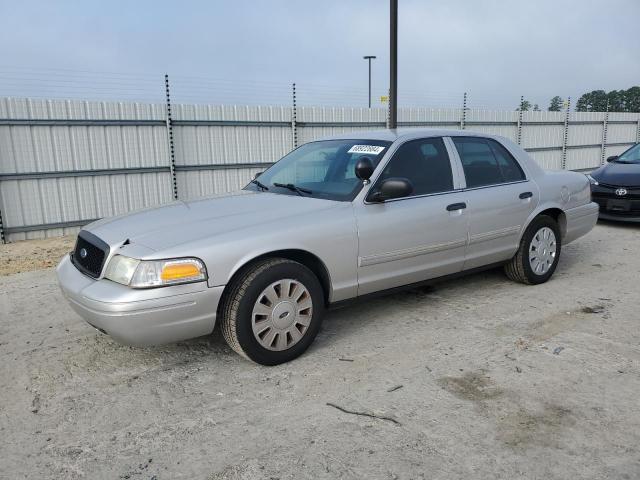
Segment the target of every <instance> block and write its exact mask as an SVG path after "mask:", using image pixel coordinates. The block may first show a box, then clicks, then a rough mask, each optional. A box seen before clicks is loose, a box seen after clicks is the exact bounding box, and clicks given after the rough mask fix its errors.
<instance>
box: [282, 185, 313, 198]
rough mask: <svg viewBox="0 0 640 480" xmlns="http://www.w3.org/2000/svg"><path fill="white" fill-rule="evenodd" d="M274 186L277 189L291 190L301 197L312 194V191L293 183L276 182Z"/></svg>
mask: <svg viewBox="0 0 640 480" xmlns="http://www.w3.org/2000/svg"><path fill="white" fill-rule="evenodd" d="M273 185H274V186H276V187H281V188H286V189H288V190H291V191H292V192H296V193H297V194H298V195H300V196H301V197H302V196H303V195H302V194H303V193H307V194H309V193H312V192H311V190H308V189H306V188H302V187H298V186H297V185H294V184H293V183H278V182H274V183H273Z"/></svg>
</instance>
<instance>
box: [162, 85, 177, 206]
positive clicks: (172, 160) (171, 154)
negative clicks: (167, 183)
mask: <svg viewBox="0 0 640 480" xmlns="http://www.w3.org/2000/svg"><path fill="white" fill-rule="evenodd" d="M164 86H165V89H166V92H167V115H166V123H167V135H168V137H169V171H170V173H171V186H172V190H173V199H174V200H177V199H178V179H177V178H176V154H175V150H174V143H173V122H172V121H171V96H170V95H169V75H167V74H165V75H164Z"/></svg>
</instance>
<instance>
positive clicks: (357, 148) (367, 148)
mask: <svg viewBox="0 0 640 480" xmlns="http://www.w3.org/2000/svg"><path fill="white" fill-rule="evenodd" d="M384 149H385V147H379V146H378V145H354V146H353V147H351V148H350V149H349V151H348V152H347V153H360V154H364V153H370V154H372V155H378V154H379V153H380V152H382V151H383V150H384Z"/></svg>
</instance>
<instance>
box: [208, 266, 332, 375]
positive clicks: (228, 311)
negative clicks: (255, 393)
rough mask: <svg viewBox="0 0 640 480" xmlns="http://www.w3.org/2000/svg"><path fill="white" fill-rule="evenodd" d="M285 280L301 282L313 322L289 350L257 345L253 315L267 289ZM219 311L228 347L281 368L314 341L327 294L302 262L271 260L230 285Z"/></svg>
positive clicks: (240, 276) (251, 269) (247, 272)
mask: <svg viewBox="0 0 640 480" xmlns="http://www.w3.org/2000/svg"><path fill="white" fill-rule="evenodd" d="M282 279H293V280H296V281H299V282H301V283H302V284H303V285H304V287H306V289H307V290H308V292H309V294H310V296H311V302H312V306H313V307H312V312H311V322H310V324H309V326H308V327H307V329H306V330H305V332H304V333H303V335H302V338H301V339H300V340H299V341H298V343H295V344H294V345H292V346H291V347H290V348H289V349H287V350H282V351H273V350H269V349H267V348H265V347H263V346H262V345H260V343H259V342H258V340H257V339H256V337H255V336H254V334H253V330H252V325H251V324H252V318H251V317H252V312H253V307H254V304H255V303H256V301H257V299H258V296H259V295H260V294H261V293H262V292H263V290H264V289H265V288H267V287H268V286H269V285H271V284H272V283H274V282H277V281H278V280H282ZM228 288H229V291H228V293H226V294H225V296H224V298H223V303H222V306H221V309H220V316H221V318H220V324H221V329H222V334H223V336H224V339H225V340H226V342H227V343H228V344H229V346H230V347H231V348H232V349H233V350H234V351H236V352H237V353H239V354H240V355H242V356H243V357H245V358H247V359H249V360H252V361H254V362H256V363H259V364H261V365H278V364H280V363H285V362H288V361H290V360H293V359H294V358H296V357H298V356H300V355H301V354H302V353H304V351H305V350H306V349H307V348H309V345H311V343H312V342H313V340H314V338H315V337H316V335H317V333H318V331H319V330H320V324H321V322H322V316H323V314H324V309H325V304H324V292H323V290H322V286H321V284H320V282H319V280H318V278H317V277H316V276H315V275H314V273H313V272H312V271H311V270H309V269H308V268H307V267H305V266H304V265H302V264H301V263H298V262H294V261H293V260H288V259H285V258H268V259H265V260H261V261H258V262H256V263H255V264H253V265H251V266H250V267H249V268H246V269H245V270H244V271H243V272H241V274H240V275H239V276H238V278H236V279H235V280H234V281H233V283H232V284H230V285H229V287H228Z"/></svg>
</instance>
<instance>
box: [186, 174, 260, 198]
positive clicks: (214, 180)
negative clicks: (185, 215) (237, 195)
mask: <svg viewBox="0 0 640 480" xmlns="http://www.w3.org/2000/svg"><path fill="white" fill-rule="evenodd" d="M263 170H264V168H243V169H233V170H202V171H194V172H178V175H177V178H178V191H179V192H180V198H181V199H184V200H190V199H194V198H198V197H205V196H208V195H214V194H219V193H227V192H233V191H236V190H240V189H241V188H243V187H244V186H245V185H246V184H247V183H249V181H250V180H251V179H252V178H253V176H254V175H255V174H256V173H258V172H262V171H263Z"/></svg>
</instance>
